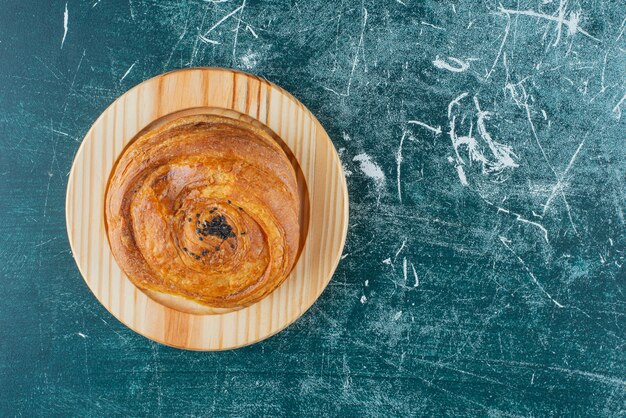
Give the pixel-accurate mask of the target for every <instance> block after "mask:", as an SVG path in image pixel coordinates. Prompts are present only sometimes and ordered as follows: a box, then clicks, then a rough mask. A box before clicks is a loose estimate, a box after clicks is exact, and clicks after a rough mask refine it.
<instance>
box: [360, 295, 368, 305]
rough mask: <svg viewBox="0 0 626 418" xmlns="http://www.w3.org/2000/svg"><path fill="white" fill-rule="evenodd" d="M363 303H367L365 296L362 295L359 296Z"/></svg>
mask: <svg viewBox="0 0 626 418" xmlns="http://www.w3.org/2000/svg"><path fill="white" fill-rule="evenodd" d="M365 302H367V296H365V295H363V296H361V303H363V304H365Z"/></svg>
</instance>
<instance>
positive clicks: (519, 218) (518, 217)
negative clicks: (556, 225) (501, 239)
mask: <svg viewBox="0 0 626 418" xmlns="http://www.w3.org/2000/svg"><path fill="white" fill-rule="evenodd" d="M478 196H479V197H480V198H481V199H482V200H483V201H484V202H485V203H486V204H488V205H489V206H491V207H493V208H495V209H497V211H498V213H500V212H502V213H506V214H508V215H512V216H515V220H516V221H518V222H521V223H525V224H529V225H532V226H534V227H537V228H538V229H539V230H540V231H541V232H542V233H543V239H544V240H545V241H546V243H548V244H549V243H550V240H549V238H548V230H547V229H546V228H545V227H544V226H543V225H541V224H540V223H538V222H535V221H531V220H529V219H527V218H526V217H525V216H523V215H522V214H520V213H517V212H513V211H512V210H509V209H505V208H503V207H501V206H498V205H496V204H495V203H493V202H491V201H489V200H488V199H486V198H485V197H484V196H483V195H481V194H480V193H478Z"/></svg>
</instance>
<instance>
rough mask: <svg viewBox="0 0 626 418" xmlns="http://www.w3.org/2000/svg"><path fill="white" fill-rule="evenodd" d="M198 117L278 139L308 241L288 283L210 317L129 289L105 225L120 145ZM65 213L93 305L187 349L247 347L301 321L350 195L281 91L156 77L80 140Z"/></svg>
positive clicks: (321, 282)
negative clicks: (238, 123) (219, 114)
mask: <svg viewBox="0 0 626 418" xmlns="http://www.w3.org/2000/svg"><path fill="white" fill-rule="evenodd" d="M202 109H213V110H211V111H214V110H215V109H224V110H225V111H235V112H239V113H240V114H244V115H248V116H250V117H252V118H254V119H256V120H258V121H260V122H261V123H263V124H265V125H266V126H268V127H269V128H271V129H272V130H273V131H274V132H276V133H277V134H278V136H280V138H281V139H282V140H283V141H284V144H285V145H286V146H287V147H288V148H289V150H290V151H291V153H292V154H293V156H295V158H296V160H297V162H298V164H299V166H300V169H301V171H302V176H303V178H304V181H305V182H306V188H304V190H307V191H308V202H309V214H308V233H307V234H306V236H303V246H302V250H301V253H300V257H299V259H298V261H297V263H296V265H295V267H294V269H293V271H292V272H291V274H290V275H289V277H288V278H287V280H285V282H284V283H283V284H282V285H281V286H280V287H279V288H278V289H276V290H275V291H274V292H273V293H271V294H270V295H268V296H267V297H266V298H264V299H263V300H261V301H259V302H257V303H255V304H253V305H251V306H249V307H247V308H244V309H241V310H238V311H234V312H228V313H222V314H213V315H197V314H192V313H187V312H182V311H179V310H176V309H172V308H169V307H167V306H164V305H162V304H160V303H159V302H157V301H155V300H153V299H151V298H150V297H148V296H147V295H146V294H145V293H143V292H142V291H141V290H140V289H138V288H137V287H135V285H133V283H132V282H131V281H130V280H129V279H128V278H127V277H126V276H125V275H124V274H123V273H122V272H121V270H120V268H119V266H118V265H117V263H116V261H115V259H114V258H113V256H112V254H111V250H110V248H109V243H108V240H107V235H106V231H105V226H104V194H105V189H106V185H107V181H108V179H109V175H110V173H111V169H112V167H113V163H114V162H115V161H116V159H117V158H118V156H119V155H120V153H121V152H122V150H123V149H124V147H125V145H126V144H128V142H129V141H131V140H132V139H133V138H134V137H135V136H136V135H137V134H138V133H139V132H140V131H141V130H143V129H144V128H146V127H147V126H148V125H150V124H153V123H155V122H156V121H159V120H160V119H161V118H171V117H172V114H183V113H188V112H196V111H199V112H203V111H204V110H202ZM181 112H182V113H181ZM65 210H66V220H67V231H68V236H69V241H70V246H71V248H72V253H73V255H74V259H75V260H76V264H78V268H79V269H80V272H81V274H82V276H83V278H84V279H85V282H87V285H88V286H89V288H90V289H91V291H92V292H93V293H94V295H95V296H96V298H98V300H99V301H100V303H102V304H103V305H104V307H105V308H107V309H108V310H109V312H111V313H112V314H113V315H114V316H115V317H116V318H117V319H119V320H120V321H121V322H123V323H124V324H126V325H127V326H128V327H130V328H131V329H133V330H135V331H136V332H138V333H140V334H141V335H143V336H145V337H148V338H150V339H152V340H155V341H158V342H160V343H163V344H167V345H170V346H174V347H179V348H185V349H191V350H225V349H230V348H236V347H241V346H245V345H248V344H252V343H255V342H258V341H261V340H263V339H265V338H267V337H270V336H271V335H273V334H275V333H277V332H279V331H280V330H282V329H283V328H285V327H286V326H288V325H289V324H291V323H292V322H293V321H295V320H296V319H298V318H299V317H300V316H301V315H302V314H303V313H304V312H305V311H306V310H307V309H308V308H309V307H310V306H311V305H312V304H313V303H314V302H315V300H316V299H317V298H318V297H319V295H320V294H321V293H322V291H323V290H324V288H325V287H326V285H327V284H328V282H329V281H330V278H331V276H332V274H333V272H334V271H335V268H336V267H337V264H338V263H339V259H340V256H341V252H342V250H343V246H344V243H345V238H346V233H347V227H348V193H347V187H346V181H345V177H344V175H343V170H342V167H341V162H340V160H339V157H338V155H337V152H336V150H335V148H334V147H333V144H332V142H331V140H330V138H329V137H328V134H327V133H326V132H325V131H324V128H323V127H322V126H321V125H320V123H319V122H318V121H317V119H316V118H315V116H313V115H312V114H311V112H310V111H309V110H308V109H307V108H306V107H305V106H304V105H303V104H302V103H300V102H299V101H298V100H296V99H295V98H294V97H293V96H291V95H290V94H289V93H287V92H286V91H284V90H283V89H281V88H280V87H278V86H276V85H274V84H272V83H269V82H267V81H266V80H263V79H260V78H259V77H256V76H253V75H250V74H245V73H242V72H237V71H233V70H227V69H220V68H191V69H184V70H177V71H173V72H170V73H166V74H162V75H159V76H157V77H154V78H152V79H150V80H148V81H145V82H143V83H141V84H140V85H138V86H136V87H134V88H132V89H131V90H129V91H128V92H126V93H125V94H123V95H122V96H121V97H119V98H118V99H117V100H116V101H115V102H113V104H111V106H109V108H107V109H106V110H105V111H104V113H102V115H100V117H99V118H98V119H97V120H96V122H95V123H94V124H93V126H92V127H91V129H90V130H89V132H87V135H86V136H85V139H84V140H83V143H82V144H81V146H80V148H79V150H78V153H77V154H76V157H75V159H74V163H73V165H72V170H71V171H70V177H69V182H68V186H67V198H66V208H65ZM306 229H307V228H305V233H306Z"/></svg>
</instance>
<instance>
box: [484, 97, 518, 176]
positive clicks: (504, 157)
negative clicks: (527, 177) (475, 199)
mask: <svg viewBox="0 0 626 418" xmlns="http://www.w3.org/2000/svg"><path fill="white" fill-rule="evenodd" d="M474 105H475V106H476V111H477V112H478V113H477V121H476V124H477V126H478V132H479V133H480V135H481V137H482V138H483V139H484V140H485V142H487V146H488V147H489V149H490V150H491V153H492V154H493V157H494V158H495V161H494V162H488V163H487V167H488V171H492V172H500V171H502V170H504V169H505V168H515V167H518V164H517V163H516V162H515V160H514V159H513V157H516V158H517V155H515V153H513V150H512V149H511V147H510V146H508V145H504V144H500V143H499V142H496V141H494V140H493V138H492V137H491V134H490V133H489V132H488V131H487V128H486V126H485V120H487V119H489V117H490V116H491V112H486V111H482V110H481V109H480V105H479V103H478V97H476V96H474ZM477 157H478V156H477ZM477 160H478V161H480V160H481V158H477ZM484 167H485V163H483V170H484Z"/></svg>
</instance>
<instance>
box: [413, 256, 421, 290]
mask: <svg viewBox="0 0 626 418" xmlns="http://www.w3.org/2000/svg"><path fill="white" fill-rule="evenodd" d="M411 270H413V278H414V279H415V283H413V287H417V286H419V285H420V279H419V277H417V271H416V270H415V266H414V265H413V262H411Z"/></svg>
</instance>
